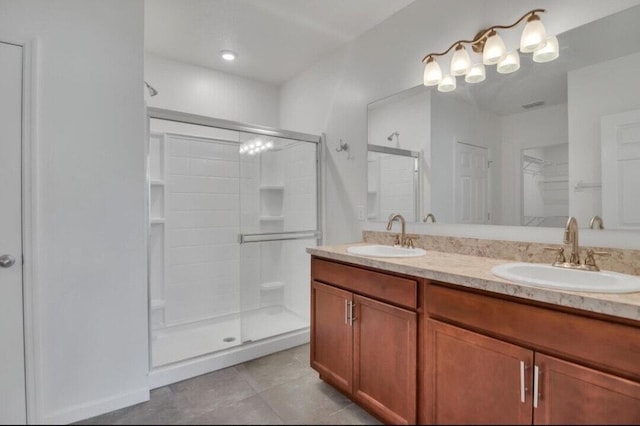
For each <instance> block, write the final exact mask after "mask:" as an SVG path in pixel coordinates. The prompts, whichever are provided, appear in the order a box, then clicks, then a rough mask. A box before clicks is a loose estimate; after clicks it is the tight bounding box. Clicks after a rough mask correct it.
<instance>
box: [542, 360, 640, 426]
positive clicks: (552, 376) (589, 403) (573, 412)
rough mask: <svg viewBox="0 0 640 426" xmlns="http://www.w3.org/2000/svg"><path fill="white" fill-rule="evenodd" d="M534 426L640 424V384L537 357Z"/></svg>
mask: <svg viewBox="0 0 640 426" xmlns="http://www.w3.org/2000/svg"><path fill="white" fill-rule="evenodd" d="M536 366H538V369H539V376H538V401H537V407H536V408H534V421H535V424H640V383H637V382H632V381H630V380H626V379H623V378H620V377H617V376H612V375H610V374H606V373H603V372H600V371H597V370H592V369H590V368H587V367H583V366H581V365H577V364H574V363H571V362H567V361H562V360H559V359H557V358H553V357H550V356H547V355H542V354H538V353H537V354H536Z"/></svg>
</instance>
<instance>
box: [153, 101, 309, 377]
mask: <svg viewBox="0 0 640 426" xmlns="http://www.w3.org/2000/svg"><path fill="white" fill-rule="evenodd" d="M148 115H149V146H148V148H149V152H148V153H149V156H148V158H149V166H148V170H149V312H150V336H151V339H150V340H151V342H150V348H151V350H150V367H151V373H150V382H151V386H152V387H158V386H163V385H165V384H168V383H171V382H174V381H178V380H183V379H185V378H188V377H191V376H194V375H197V374H202V373H205V372H207V371H212V370H216V369H219V368H223V367H226V366H229V365H233V364H236V363H238V362H243V361H246V360H248V359H252V358H255V357H257V356H262V355H265V354H267V353H270V352H274V351H277V350H281V349H285V348H288V347H292V346H295V345H298V344H302V343H305V342H307V341H308V332H309V283H308V280H309V278H308V277H309V256H308V255H307V254H306V251H305V248H306V247H310V246H315V245H317V244H319V243H320V238H321V237H320V230H319V226H318V223H319V221H318V217H319V202H318V195H319V191H318V188H319V174H318V173H319V172H318V162H319V158H320V157H319V150H320V136H314V135H306V134H302V133H296V132H289V131H283V130H276V129H270V128H266V127H257V126H249V125H244V124H241V123H236V122H230V121H225V120H217V119H211V118H208V117H202V116H195V115H190V114H184V113H177V112H173V111H167V110H160V109H155V108H149V109H148Z"/></svg>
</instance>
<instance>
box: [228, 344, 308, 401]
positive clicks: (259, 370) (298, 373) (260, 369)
mask: <svg viewBox="0 0 640 426" xmlns="http://www.w3.org/2000/svg"><path fill="white" fill-rule="evenodd" d="M301 352H302V353H303V352H304V351H303V350H298V352H295V351H294V352H290V350H289V351H282V352H277V353H275V354H271V355H267V356H265V357H262V358H258V359H255V360H252V361H248V362H245V363H244V364H241V365H239V366H237V369H238V371H239V372H240V374H242V375H243V377H244V378H245V379H246V380H247V381H248V382H249V383H250V384H251V386H252V387H253V388H254V389H255V390H256V392H262V391H264V390H266V389H269V388H272V387H274V386H278V385H280V384H282V383H286V382H288V381H290V380H295V379H297V378H299V377H302V376H304V375H306V374H309V373H310V372H311V371H312V370H311V368H310V367H309V361H308V360H307V361H306V362H305V361H304V360H303V355H302V353H301Z"/></svg>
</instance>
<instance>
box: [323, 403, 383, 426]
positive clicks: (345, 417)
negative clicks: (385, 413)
mask: <svg viewBox="0 0 640 426" xmlns="http://www.w3.org/2000/svg"><path fill="white" fill-rule="evenodd" d="M318 423H319V424H323V425H381V424H383V423H382V422H380V421H379V420H378V419H376V418H375V417H373V416H372V415H371V414H369V413H367V412H366V411H365V410H364V409H363V408H360V407H359V406H358V405H356V404H353V403H351V404H349V405H347V406H346V407H345V408H343V409H342V410H340V411H338V412H336V413H333V414H331V415H329V416H327V417H326V419H324V420H320V421H319V422H318Z"/></svg>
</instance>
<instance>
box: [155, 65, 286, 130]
mask: <svg viewBox="0 0 640 426" xmlns="http://www.w3.org/2000/svg"><path fill="white" fill-rule="evenodd" d="M144 67H145V68H144V78H145V80H146V81H147V83H149V84H150V85H151V86H152V87H153V88H155V89H156V90H157V91H158V94H157V95H156V96H153V97H151V96H148V95H147V96H146V99H147V105H148V106H150V107H156V108H164V109H170V110H174V111H180V112H187V113H191V114H197V115H204V116H207V117H213V118H221V119H224V120H232V121H239V122H242V123H247V124H259V125H262V126H271V127H278V124H279V106H278V105H279V101H280V95H279V88H278V86H275V85H273V84H269V83H264V82H260V81H257V80H251V79H248V78H244V77H238V76H234V75H231V74H227V73H224V72H220V71H216V70H213V69H210V68H204V67H200V66H196V65H191V64H187V63H184V62H177V61H173V60H170V59H167V58H163V57H161V56H158V55H155V54H151V53H145V55H144Z"/></svg>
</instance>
